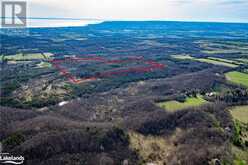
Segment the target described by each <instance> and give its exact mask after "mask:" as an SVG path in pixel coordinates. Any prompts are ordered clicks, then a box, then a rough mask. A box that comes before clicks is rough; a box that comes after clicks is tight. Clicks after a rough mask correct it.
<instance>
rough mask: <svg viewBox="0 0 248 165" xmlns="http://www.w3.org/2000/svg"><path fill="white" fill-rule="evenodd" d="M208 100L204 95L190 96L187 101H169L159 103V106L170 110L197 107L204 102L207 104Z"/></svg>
mask: <svg viewBox="0 0 248 165" xmlns="http://www.w3.org/2000/svg"><path fill="white" fill-rule="evenodd" d="M206 103H207V101H206V100H204V99H203V98H202V96H200V95H199V96H197V97H188V98H187V99H186V100H185V102H182V103H181V102H178V101H175V100H174V101H167V102H163V103H159V106H160V107H161V108H164V109H166V110H168V111H176V110H180V109H185V108H189V107H197V106H201V105H203V104H206Z"/></svg>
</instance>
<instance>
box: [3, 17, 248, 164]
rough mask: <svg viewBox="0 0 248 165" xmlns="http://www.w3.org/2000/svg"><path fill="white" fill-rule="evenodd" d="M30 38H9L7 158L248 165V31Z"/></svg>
mask: <svg viewBox="0 0 248 165" xmlns="http://www.w3.org/2000/svg"><path fill="white" fill-rule="evenodd" d="M12 30H15V29H12ZM22 30H24V31H25V32H24V33H21V34H22V35H18V31H15V32H14V31H13V32H12V33H10V31H11V29H0V35H1V36H0V37H1V43H2V45H1V49H0V63H1V70H0V75H1V76H0V82H1V86H0V88H1V89H0V99H1V101H0V105H1V107H0V108H1V109H0V113H1V120H0V122H1V132H0V141H1V143H2V145H3V150H4V151H5V152H10V153H15V154H18V155H23V156H25V160H26V163H27V164H51V163H55V164H66V163H67V164H94V165H95V164H127V163H128V164H147V163H155V164H189V163H191V164H214V163H221V164H240V163H243V164H246V163H248V162H247V159H246V157H248V155H247V153H248V151H247V147H248V146H247V145H248V142H247V122H246V120H245V117H244V116H245V114H246V111H248V109H247V106H246V105H247V104H248V89H247V82H248V63H247V61H248V39H247V38H248V27H247V24H221V23H183V22H104V23H101V24H96V25H89V26H86V27H73V28H69V27H68V28H34V29H22ZM230 146H231V147H230ZM44 153H46V154H44Z"/></svg>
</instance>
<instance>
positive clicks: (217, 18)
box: [0, 0, 248, 22]
mask: <svg viewBox="0 0 248 165" xmlns="http://www.w3.org/2000/svg"><path fill="white" fill-rule="evenodd" d="M0 1H1V0H0ZM26 1H27V3H28V17H61V18H85V19H88V18H89V19H100V20H170V21H172V20H175V21H211V22H248V0H26Z"/></svg>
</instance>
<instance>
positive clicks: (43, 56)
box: [0, 53, 53, 61]
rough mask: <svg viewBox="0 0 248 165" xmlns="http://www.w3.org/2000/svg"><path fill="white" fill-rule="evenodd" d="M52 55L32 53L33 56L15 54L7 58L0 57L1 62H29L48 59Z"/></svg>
mask: <svg viewBox="0 0 248 165" xmlns="http://www.w3.org/2000/svg"><path fill="white" fill-rule="evenodd" d="M51 56H53V54H51V53H34V54H15V55H9V56H3V55H1V56H0V59H1V60H9V61H29V60H39V59H49V58H50V57H51Z"/></svg>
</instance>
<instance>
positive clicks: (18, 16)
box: [1, 1, 27, 28]
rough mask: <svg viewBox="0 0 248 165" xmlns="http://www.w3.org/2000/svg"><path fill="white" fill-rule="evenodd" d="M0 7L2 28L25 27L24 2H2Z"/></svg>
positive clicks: (25, 5) (25, 6) (25, 9)
mask: <svg viewBox="0 0 248 165" xmlns="http://www.w3.org/2000/svg"><path fill="white" fill-rule="evenodd" d="M1 6H2V15H1V18H2V22H1V25H2V27H6V28H9V27H14V28H16V27H26V25H27V19H26V17H27V3H26V2H25V1H3V2H2V4H1Z"/></svg>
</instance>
